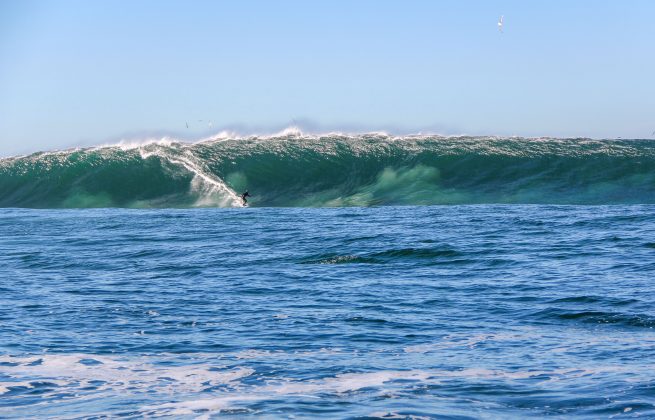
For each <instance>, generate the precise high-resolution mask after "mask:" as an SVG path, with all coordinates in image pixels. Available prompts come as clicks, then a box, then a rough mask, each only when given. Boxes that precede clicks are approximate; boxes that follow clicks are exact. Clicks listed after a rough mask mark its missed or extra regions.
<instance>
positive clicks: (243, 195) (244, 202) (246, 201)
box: [241, 190, 250, 206]
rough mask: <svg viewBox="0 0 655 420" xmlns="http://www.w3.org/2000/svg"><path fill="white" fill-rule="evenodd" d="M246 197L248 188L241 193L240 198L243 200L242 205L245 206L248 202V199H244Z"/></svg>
mask: <svg viewBox="0 0 655 420" xmlns="http://www.w3.org/2000/svg"><path fill="white" fill-rule="evenodd" d="M246 197H250V194H249V193H248V190H246V192H244V193H243V194H241V199H242V200H243V205H244V206H245V205H246V204H248V200H246Z"/></svg>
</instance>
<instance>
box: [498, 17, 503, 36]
mask: <svg viewBox="0 0 655 420" xmlns="http://www.w3.org/2000/svg"><path fill="white" fill-rule="evenodd" d="M504 17H505V16H504V15H502V16H501V17H500V19H499V20H498V30H499V31H500V33H501V34H502V33H503V18H504Z"/></svg>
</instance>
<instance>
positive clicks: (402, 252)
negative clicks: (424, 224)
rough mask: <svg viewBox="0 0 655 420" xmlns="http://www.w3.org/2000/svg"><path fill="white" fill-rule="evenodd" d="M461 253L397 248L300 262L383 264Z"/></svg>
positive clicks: (311, 258) (321, 256)
mask: <svg viewBox="0 0 655 420" xmlns="http://www.w3.org/2000/svg"><path fill="white" fill-rule="evenodd" d="M461 255H463V254H462V253H461V252H459V251H456V250H454V249H449V248H443V249H432V248H399V249H389V250H385V251H379V252H372V253H368V254H364V255H334V254H328V255H319V256H315V257H309V258H306V259H304V260H303V261H301V263H302V264H385V263H389V262H394V261H396V262H397V261H403V260H408V261H411V260H439V259H445V260H446V261H448V260H449V258H452V257H458V256H461Z"/></svg>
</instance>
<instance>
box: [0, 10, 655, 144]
mask: <svg viewBox="0 0 655 420" xmlns="http://www.w3.org/2000/svg"><path fill="white" fill-rule="evenodd" d="M500 15H504V16H505V31H504V33H503V34H501V33H499V31H498V29H497V25H496V22H497V20H498V18H499V16H500ZM654 22H655V1H652V0H641V1H640V0H626V1H619V0H616V1H614V0H612V1H603V0H588V1H584V0H580V1H571V0H566V1H564V0H562V1H558V0H548V1H546V0H544V1H526V0H506V1H500V0H499V1H495V0H479V1H466V0H449V1H446V0H443V1H436V0H425V1H420V0H402V1H401V0H395V1H381V0H316V1H306V0H299V1H295V0H279V1H271V0H261V1H254V0H239V1H236V0H234V1H232V0H230V1H166V0H164V1H162V0H157V1H154V0H153V1H147V0H140V1H127V0H93V1H89V0H83V1H32V0H0V155H3V156H6V155H8V154H13V153H22V152H26V151H36V150H43V149H54V148H63V147H70V146H74V145H81V144H86V145H89V144H100V143H104V142H107V141H114V140H118V139H121V138H132V139H133V138H138V137H145V136H148V135H162V134H166V133H168V134H172V135H176V136H179V137H181V138H185V139H189V140H192V139H194V138H199V137H200V136H203V135H206V134H208V128H207V126H206V125H205V123H198V122H197V120H199V119H203V120H208V119H211V120H213V124H214V130H213V131H218V130H219V129H220V128H222V127H232V128H238V129H239V130H240V131H243V132H246V133H247V132H266V131H269V132H271V131H274V130H276V129H279V128H281V127H284V126H287V125H288V124H289V123H290V122H291V121H292V120H293V119H295V120H297V121H301V122H302V123H301V125H303V124H304V125H305V126H307V127H310V128H313V129H314V130H316V131H321V130H323V129H325V130H331V129H344V130H349V131H363V130H390V131H397V132H418V131H431V132H439V133H443V134H456V133H468V134H499V135H514V134H516V135H527V136H539V135H552V136H590V137H619V136H621V137H639V138H645V137H650V136H651V133H652V132H653V130H655V23H654ZM185 121H189V123H190V125H191V128H190V129H188V130H187V129H186V128H185Z"/></svg>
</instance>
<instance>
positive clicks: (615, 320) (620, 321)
mask: <svg viewBox="0 0 655 420" xmlns="http://www.w3.org/2000/svg"><path fill="white" fill-rule="evenodd" d="M534 316H535V317H537V318H538V319H543V320H550V319H552V320H567V321H577V322H582V323H586V324H611V325H616V326H623V327H639V328H653V327H655V318H654V317H652V316H649V315H645V314H630V313H622V312H610V311H592V310H588V311H585V310H582V311H574V310H567V309H562V308H548V309H544V310H541V311H539V312H537V313H536V314H534Z"/></svg>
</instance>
